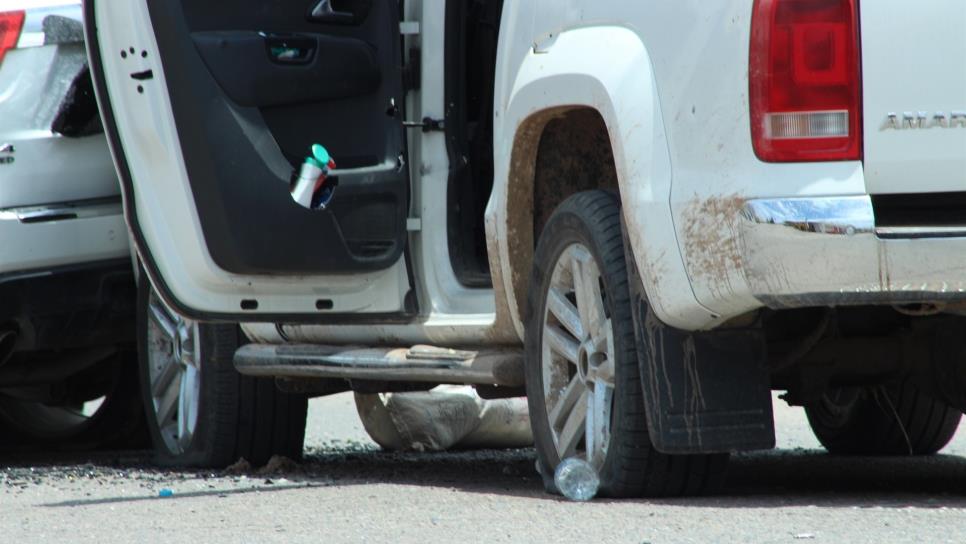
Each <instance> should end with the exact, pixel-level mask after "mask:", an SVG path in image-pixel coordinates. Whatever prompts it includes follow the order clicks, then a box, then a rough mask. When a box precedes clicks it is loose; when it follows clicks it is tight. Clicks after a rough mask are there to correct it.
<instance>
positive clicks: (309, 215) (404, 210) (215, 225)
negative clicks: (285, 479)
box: [84, 0, 414, 321]
mask: <svg viewBox="0 0 966 544" xmlns="http://www.w3.org/2000/svg"><path fill="white" fill-rule="evenodd" d="M84 9H85V19H86V25H87V26H86V33H87V39H88V42H87V43H88V52H89V56H90V58H91V67H92V72H93V74H94V80H95V87H96V90H97V95H98V99H99V100H100V103H101V106H102V107H101V110H102V116H103V118H104V121H105V130H106V131H107V133H108V136H109V140H110V142H111V147H112V151H113V154H114V160H115V164H116V166H117V169H118V171H119V174H120V177H121V179H122V188H123V193H124V200H125V212H126V214H127V217H128V223H129V225H130V227H131V230H132V232H133V237H134V239H135V243H136V245H137V249H138V253H139V255H140V257H141V259H142V262H143V263H144V265H145V269H146V270H147V272H148V274H149V276H150V277H151V280H152V283H153V284H154V286H155V287H156V288H157V289H158V291H159V292H160V293H161V295H162V296H163V297H164V298H165V300H166V301H167V302H168V303H169V304H171V305H172V306H174V307H175V308H176V309H178V311H179V312H181V313H183V314H185V315H186V316H189V317H193V318H196V319H227V320H232V321H251V320H259V321H269V320H271V321H282V320H313V321H319V320H320V316H329V317H332V318H333V319H338V320H339V321H344V320H346V319H350V316H348V314H352V316H355V317H362V318H364V319H370V320H371V319H374V318H375V316H381V317H387V316H397V317H398V316H405V315H409V314H412V313H413V312H414V308H413V305H414V304H413V303H412V302H411V301H410V302H408V303H407V301H409V298H410V297H408V296H407V295H408V293H410V291H411V280H410V276H409V273H408V267H407V259H406V252H405V250H406V239H407V236H406V218H407V215H408V211H409V172H408V165H407V161H406V140H405V133H404V130H405V129H404V127H403V123H402V112H401V107H402V104H403V103H404V100H403V98H404V90H403V85H402V69H401V52H400V49H401V45H400V43H401V40H400V34H399V7H398V4H397V2H396V0H274V1H272V2H265V1H263V0H206V1H205V2H196V1H190V0H87V1H86V2H85V8H84ZM314 143H320V144H322V145H324V146H326V147H327V148H328V149H329V151H330V153H331V155H332V156H333V158H334V159H335V161H336V162H337V164H338V170H337V171H335V172H334V176H333V177H334V179H335V181H336V182H337V183H338V187H337V189H336V192H335V197H334V198H333V200H332V201H331V203H330V204H329V206H328V207H327V208H326V209H324V210H318V209H317V210H310V209H307V208H304V207H301V206H300V205H298V204H297V203H296V202H295V201H294V200H293V199H292V197H291V196H290V182H291V181H292V180H293V179H294V177H295V176H296V175H297V168H298V167H299V165H300V164H301V162H302V160H303V159H304V158H305V157H306V156H308V155H309V154H310V148H311V146H312V144H314Z"/></svg>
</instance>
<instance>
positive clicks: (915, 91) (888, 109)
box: [861, 0, 966, 194]
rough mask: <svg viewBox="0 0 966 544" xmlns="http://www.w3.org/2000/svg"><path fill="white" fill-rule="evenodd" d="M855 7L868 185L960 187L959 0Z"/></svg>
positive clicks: (963, 160) (963, 180) (900, 189)
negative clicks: (858, 11) (858, 21)
mask: <svg viewBox="0 0 966 544" xmlns="http://www.w3.org/2000/svg"><path fill="white" fill-rule="evenodd" d="M861 9H862V48H863V52H864V54H863V56H862V75H863V80H862V81H863V89H864V101H865V122H864V124H865V166H866V178H867V184H868V189H869V192H870V193H873V194H888V193H932V192H951V191H966V70H964V69H963V67H964V66H966V33H963V24H966V3H963V2H948V1H943V0H924V1H921V2H915V3H909V2H901V1H897V0H876V1H873V2H864V3H862V7H861ZM927 28H928V29H929V30H928V31H925V29H927ZM910 29H923V31H916V32H911V31H910ZM890 113H894V114H896V115H897V117H898V120H899V123H900V128H898V129H897V128H894V127H892V126H890V124H889V123H888V115H889V114H890ZM937 114H938V115H941V116H942V118H941V119H939V120H937V119H936V117H935V116H936V115H937ZM954 114H958V115H957V119H952V117H953V115H954ZM907 117H911V118H912V119H914V120H915V121H914V122H915V123H916V124H917V126H918V123H920V119H922V121H921V122H922V124H923V127H922V128H912V127H910V126H909V125H908V124H907V121H906V118H907ZM951 125H952V126H951Z"/></svg>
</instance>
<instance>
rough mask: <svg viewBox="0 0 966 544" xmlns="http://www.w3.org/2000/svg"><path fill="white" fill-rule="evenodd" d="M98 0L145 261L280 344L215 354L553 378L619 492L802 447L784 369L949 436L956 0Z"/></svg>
mask: <svg viewBox="0 0 966 544" xmlns="http://www.w3.org/2000/svg"><path fill="white" fill-rule="evenodd" d="M860 3H861V10H862V16H861V18H860V17H859V9H860V5H859V4H860ZM87 14H88V27H87V36H88V45H89V47H90V52H91V56H92V62H93V66H94V71H95V73H96V77H95V82H96V89H97V92H98V96H99V97H100V98H101V99H102V104H104V105H105V106H108V107H105V108H104V109H103V113H104V116H105V121H106V128H107V131H108V133H109V135H110V137H111V145H112V149H113V151H114V156H115V160H116V163H117V165H118V169H119V173H120V176H121V179H122V185H123V188H124V197H125V206H126V208H125V212H126V214H127V217H128V223H129V225H130V226H131V227H132V230H133V235H134V239H135V241H136V244H137V250H138V254H139V256H140V258H141V261H142V263H143V264H144V267H145V269H146V271H147V274H148V276H149V277H150V280H151V283H152V284H153V285H154V287H155V289H156V290H157V292H158V293H159V295H160V299H161V300H163V301H165V303H166V304H167V305H168V306H169V307H171V308H174V309H175V310H176V313H177V314H178V315H183V316H186V317H187V318H190V319H191V320H196V321H188V323H197V322H198V321H201V322H211V321H228V322H241V323H242V324H243V325H242V327H243V330H244V332H245V334H246V336H247V339H248V341H250V342H251V343H250V344H248V345H244V346H241V347H239V348H238V349H237V350H236V349H234V348H230V347H229V344H228V343H226V344H224V345H223V346H222V348H220V351H219V352H218V356H217V357H214V356H211V354H208V353H206V352H205V351H204V350H202V351H201V352H200V354H196V357H195V358H193V359H191V361H189V362H188V363H186V364H185V365H182V366H183V367H184V368H190V369H192V370H190V371H188V372H186V373H185V374H184V375H185V376H188V375H191V373H192V372H196V369H197V368H200V369H201V373H202V375H203V376H202V384H204V379H205V378H204V373H205V369H206V368H207V367H208V366H214V367H216V368H222V365H224V364H227V363H228V360H229V359H232V360H233V362H234V366H235V367H236V368H237V369H238V370H239V371H240V372H241V373H242V374H245V375H248V376H263V377H274V378H276V379H277V383H278V387H279V388H281V389H283V390H285V391H290V392H300V393H309V394H325V393H330V392H333V391H338V390H341V389H347V388H352V389H355V390H365V391H377V392H378V391H386V390H392V389H400V388H412V387H419V386H420V384H421V386H422V387H430V386H432V384H438V383H465V384H475V385H478V386H479V389H480V391H481V392H482V393H483V394H485V395H488V396H498V395H514V394H521V393H522V392H523V388H524V386H525V390H526V394H527V396H528V397H529V401H530V408H531V417H532V421H533V427H534V434H535V439H536V442H537V451H538V454H539V462H540V466H541V471H542V472H543V473H544V474H545V475H546V474H551V473H552V470H553V468H554V467H555V466H557V464H558V463H559V462H560V461H561V460H562V459H564V458H568V457H582V458H584V459H586V460H587V461H589V462H591V463H592V464H593V465H594V466H595V467H596V468H597V469H598V471H599V472H600V475H601V479H602V485H603V487H602V489H603V491H604V492H605V493H607V494H609V495H613V496H624V495H635V494H642V493H643V494H648V495H674V494H686V493H695V492H699V491H702V490H704V489H707V488H709V487H713V485H714V484H715V483H716V482H717V481H719V480H720V476H721V473H722V469H723V467H724V465H725V461H726V460H727V456H728V453H730V452H732V451H740V450H749V449H761V448H770V447H772V446H773V445H774V428H773V421H772V413H771V396H770V390H772V389H778V390H785V391H787V395H786V399H787V400H788V401H789V402H792V403H797V404H801V405H804V406H806V408H807V409H808V414H809V417H810V421H811V422H812V425H813V428H814V429H815V432H816V434H817V435H818V437H819V439H820V440H821V441H822V442H823V444H825V445H826V446H827V448H828V449H829V450H830V451H832V452H836V453H869V454H889V453H915V454H923V453H932V452H935V451H937V450H939V449H940V448H942V447H943V445H945V443H946V442H947V441H948V440H949V438H950V437H951V436H952V434H953V432H954V431H955V429H956V424H957V423H958V421H959V417H960V412H959V410H960V409H962V408H966V380H964V378H966V373H964V372H963V371H962V368H964V367H963V365H962V360H963V355H964V348H966V345H964V338H966V335H964V334H963V333H964V332H966V321H963V319H962V318H961V317H960V316H961V314H963V313H964V311H966V310H964V308H966V306H964V301H966V279H964V278H966V261H964V259H963V258H962V257H961V255H960V254H959V252H958V250H959V249H960V248H962V247H964V245H966V241H964V240H966V213H964V212H963V208H964V207H966V111H964V109H966V98H964V97H966V69H961V67H962V66H966V47H964V45H966V43H964V41H963V40H964V39H966V38H963V34H962V32H960V29H959V28H958V26H957V25H958V24H959V23H961V21H962V17H961V15H962V8H961V6H960V4H959V3H956V2H953V1H951V0H929V1H925V2H918V3H916V4H915V5H912V4H909V3H907V2H900V1H898V0H864V1H861V2H860V0H734V1H728V2H707V1H697V0H683V1H674V2H618V1H616V0H614V1H604V0H596V1H592V2H591V1H584V0H533V1H527V2H506V3H504V2H502V0H480V1H477V2H453V1H450V2H445V1H444V0H423V1H422V2H396V1H392V0H313V1H311V2H305V1H302V0H280V1H277V2H273V3H271V4H265V3H263V2H259V1H256V0H245V1H241V2H238V1H234V2H227V1H215V2H205V3H200V2H185V1H161V0H133V1H129V0H124V1H121V0H113V1H112V0H88V2H87ZM939 59H942V60H939ZM316 143H319V144H322V145H324V146H326V147H327V148H328V151H329V152H330V153H331V156H332V157H334V159H335V163H336V167H335V168H334V169H331V170H330V171H328V172H326V170H327V167H326V165H325V164H324V163H325V160H322V158H325V159H326V160H327V156H326V155H325V154H324V153H322V154H319V155H318V156H309V157H308V158H307V159H306V157H307V156H308V155H309V154H310V148H312V146H313V144H316ZM313 154H314V152H313ZM303 159H305V164H304V165H303ZM329 168H331V165H329ZM320 173H321V174H322V176H321V177H320V176H319V174H320ZM313 180H315V181H313ZM312 183H315V186H314V187H313V185H312ZM293 185H295V186H296V189H297V191H298V195H297V196H299V195H301V191H302V189H304V188H306V187H308V188H309V189H313V188H314V189H317V192H316V193H314V197H315V198H313V199H311V200H312V202H311V203H309V202H308V200H309V199H302V200H300V201H299V202H297V201H296V199H295V198H293V197H292V194H291V191H292V186H293ZM299 198H301V196H299ZM145 300H147V298H145ZM178 319H181V318H178ZM169 322H170V319H168V320H165V319H162V320H157V324H149V325H147V326H146V329H145V330H146V331H148V334H149V335H154V336H157V335H159V334H160V333H157V332H154V333H152V332H151V331H154V330H160V331H163V330H169V331H173V330H174V327H172V326H170V325H169V324H167V323H169ZM179 322H180V321H179ZM208 327H209V326H208V325H202V326H201V329H200V330H206V329H207V328H208ZM154 336H148V337H150V338H153V337H154ZM148 345H153V344H151V343H148ZM195 345H196V344H195ZM229 349H231V350H232V351H234V354H233V355H232V356H230V357H229V356H228V355H226V353H225V351H226V350H229ZM156 368H163V365H162V364H160V363H159V364H158V365H157V367H156ZM154 372H155V375H157V376H161V377H163V378H164V380H161V379H160V378H159V379H158V380H157V381H158V383H159V384H161V385H160V386H159V388H158V391H163V390H164V387H168V386H169V385H168V384H169V381H168V380H167V378H168V375H167V374H164V373H161V372H160V371H157V370H155V371H154ZM192 379H194V378H192ZM181 383H189V384H193V383H194V382H193V381H191V380H188V381H187V382H181ZM192 387H195V388H197V387H198V386H197V385H192ZM185 389H186V388H185V387H182V390H185ZM187 389H189V390H191V389H190V388H187ZM207 394H209V393H206V392H202V393H201V394H199V395H196V396H194V397H191V398H189V399H187V400H184V397H183V396H182V397H179V398H181V399H182V401H180V402H183V409H184V410H187V411H188V413H191V414H193V413H195V412H198V411H199V410H200V413H201V414H207V413H209V411H211V410H213V409H212V408H210V407H208V408H206V403H216V404H217V403H218V402H220V400H219V399H220V398H221V397H218V396H217V395H216V397H214V398H211V397H206V395H207ZM211 394H215V393H211ZM230 394H231V395H234V396H231V397H230V398H231V399H237V398H238V397H237V395H235V394H234V393H230ZM172 395H174V393H172ZM229 404H231V405H232V406H236V404H235V400H232V401H231V403H229ZM241 405H244V406H249V405H248V404H245V403H242V404H241ZM241 405H239V406H241ZM199 406H200V408H199ZM247 409H250V410H253V411H254V412H256V413H258V414H262V415H263V417H265V418H266V420H269V419H271V420H274V421H275V422H276V423H275V428H277V429H278V428H282V427H283V426H284V425H287V424H291V425H301V421H295V420H293V419H291V418H286V416H285V415H284V413H282V412H279V411H278V410H273V409H268V410H267V411H265V412H263V411H262V409H261V408H260V407H255V408H251V407H249V408H247ZM280 414H281V415H280ZM190 419H191V418H189V420H190ZM182 427H183V428H187V426H182ZM173 432H174V434H172V436H173V437H175V438H177V437H178V436H182V437H184V436H188V435H183V434H182V435H179V434H177V432H180V431H177V430H175V431H173ZM262 432H264V433H268V432H269V431H268V430H265V431H262ZM202 434H203V435H204V433H202ZM197 436H199V435H197V434H196V435H195V437H196V438H197ZM205 436H210V435H205ZM264 436H272V435H269V434H265V435H264ZM275 436H277V435H275ZM213 440H217V439H213ZM183 443H184V444H189V443H190V440H187V439H186V441H185V442H183ZM192 447H193V446H192ZM192 447H189V448H188V450H191V448H192ZM198 447H202V446H198ZM178 451H179V450H169V451H168V453H169V454H171V455H175V456H177V455H178Z"/></svg>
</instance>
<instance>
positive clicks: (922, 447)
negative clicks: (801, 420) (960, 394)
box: [805, 382, 962, 456]
mask: <svg viewBox="0 0 966 544" xmlns="http://www.w3.org/2000/svg"><path fill="white" fill-rule="evenodd" d="M805 413H806V415H807V416H808V422H809V425H811V427H812V431H813V432H814V433H815V437H816V438H818V440H819V442H821V443H822V446H824V447H825V449H826V450H828V452H829V453H831V454H835V455H883V456H885V455H932V454H934V453H938V452H939V451H940V450H942V449H943V448H944V447H946V445H947V444H949V441H950V440H952V438H953V436H954V435H955V434H956V429H957V428H958V427H959V421H960V418H961V417H962V413H960V412H959V411H958V410H956V409H955V408H953V407H951V406H949V405H947V404H946V403H944V402H942V401H939V400H936V399H934V398H932V397H929V396H926V395H924V394H923V393H922V392H921V391H919V389H918V388H917V387H916V386H915V385H913V384H911V383H909V382H903V383H896V384H891V385H886V386H879V387H867V388H841V389H835V390H833V391H831V392H829V393H826V394H825V395H824V396H823V397H822V400H820V401H818V402H816V403H814V404H811V405H808V406H806V407H805Z"/></svg>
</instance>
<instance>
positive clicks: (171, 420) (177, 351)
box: [138, 273, 307, 468]
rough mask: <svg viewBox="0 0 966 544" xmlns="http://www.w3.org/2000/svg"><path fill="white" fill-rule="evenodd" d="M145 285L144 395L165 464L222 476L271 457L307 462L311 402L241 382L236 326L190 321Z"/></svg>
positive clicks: (268, 385)
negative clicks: (234, 466)
mask: <svg viewBox="0 0 966 544" xmlns="http://www.w3.org/2000/svg"><path fill="white" fill-rule="evenodd" d="M140 277H141V279H142V281H141V282H140V286H139V288H138V338H139V340H140V341H139V345H138V356H139V360H140V367H141V392H142V396H143V398H144V407H145V412H146V416H147V423H148V429H149V431H150V433H151V440H152V442H153V443H154V448H155V452H156V454H157V457H158V460H159V462H160V463H162V464H165V465H174V466H192V467H209V468H222V467H225V466H227V465H229V464H231V463H234V462H235V461H237V460H238V459H240V458H244V459H246V460H247V461H249V462H250V463H251V464H252V465H254V466H260V465H263V464H265V463H266V462H268V460H269V459H270V458H271V457H272V456H273V455H283V456H286V457H289V458H291V459H299V458H301V456H302V446H303V439H304V436H305V418H306V409H307V399H306V398H305V397H303V396H298V395H288V394H285V393H282V392H281V391H279V390H278V389H277V388H276V387H275V382H274V380H271V379H255V378H252V377H248V376H243V375H241V374H239V373H238V371H236V370H235V367H234V364H233V362H232V359H233V357H234V355H235V350H236V349H237V348H238V346H239V345H240V343H241V341H242V332H241V330H240V329H239V327H238V326H237V325H234V324H211V323H198V322H195V321H190V320H187V319H184V318H182V317H181V316H179V315H177V314H176V313H175V312H173V311H172V310H171V309H170V308H168V306H167V305H166V304H165V303H164V302H163V301H162V300H161V299H160V297H158V295H157V294H156V293H155V292H154V291H153V290H152V289H151V287H150V284H149V283H148V282H147V279H146V277H145V275H144V274H143V273H142V274H141V276H140Z"/></svg>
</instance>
